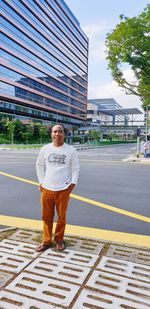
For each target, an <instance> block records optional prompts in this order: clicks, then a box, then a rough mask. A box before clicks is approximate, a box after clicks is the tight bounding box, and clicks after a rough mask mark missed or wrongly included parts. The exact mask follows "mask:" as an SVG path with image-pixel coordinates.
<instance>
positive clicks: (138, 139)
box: [136, 127, 141, 158]
mask: <svg viewBox="0 0 150 309" xmlns="http://www.w3.org/2000/svg"><path fill="white" fill-rule="evenodd" d="M140 131H141V129H140V127H138V128H137V152H136V156H137V158H139V153H140V151H139V148H140V133H141V132H140Z"/></svg>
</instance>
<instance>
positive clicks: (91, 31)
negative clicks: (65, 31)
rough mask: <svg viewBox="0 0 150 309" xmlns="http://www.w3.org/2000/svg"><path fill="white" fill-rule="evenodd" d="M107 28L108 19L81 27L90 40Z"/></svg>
mask: <svg viewBox="0 0 150 309" xmlns="http://www.w3.org/2000/svg"><path fill="white" fill-rule="evenodd" d="M108 29H109V24H108V21H101V22H96V23H90V24H88V25H86V26H84V27H83V31H84V32H85V33H86V35H87V36H88V38H89V39H90V40H93V39H95V38H96V37H99V36H100V35H102V34H103V33H104V32H106V30H108Z"/></svg>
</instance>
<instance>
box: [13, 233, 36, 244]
mask: <svg viewBox="0 0 150 309" xmlns="http://www.w3.org/2000/svg"><path fill="white" fill-rule="evenodd" d="M40 235H41V233H40V232H33V231H24V230H18V231H16V232H15V233H14V234H12V235H11V236H10V237H9V238H8V239H14V240H19V241H24V242H29V243H35V244H37V242H38V241H36V238H37V237H40Z"/></svg>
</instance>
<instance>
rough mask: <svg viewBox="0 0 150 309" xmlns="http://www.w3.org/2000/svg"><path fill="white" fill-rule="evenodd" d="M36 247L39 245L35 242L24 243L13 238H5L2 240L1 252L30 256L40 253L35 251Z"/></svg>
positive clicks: (0, 244) (0, 243)
mask: <svg viewBox="0 0 150 309" xmlns="http://www.w3.org/2000/svg"><path fill="white" fill-rule="evenodd" d="M36 247H37V246H36V245H34V244H28V243H22V242H19V241H15V240H12V239H4V240H2V241H1V242H0V252H7V253H10V254H17V255H23V256H26V257H30V258H34V257H36V256H37V255H39V253H37V252H36V251H35V249H36Z"/></svg>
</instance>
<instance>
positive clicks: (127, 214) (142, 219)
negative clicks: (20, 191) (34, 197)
mask: <svg viewBox="0 0 150 309" xmlns="http://www.w3.org/2000/svg"><path fill="white" fill-rule="evenodd" d="M0 175H3V176H6V177H10V178H13V179H16V180H19V181H23V182H26V183H29V184H32V185H35V186H38V185H39V184H38V182H35V181H31V180H28V179H24V178H21V177H17V176H13V175H11V174H7V173H4V172H0ZM70 196H71V197H72V198H74V199H76V200H79V201H82V202H85V203H88V204H92V205H94V206H98V207H101V208H104V209H107V210H109V211H113V212H116V213H119V214H121V215H124V216H128V217H131V218H134V219H137V220H141V221H144V222H148V223H150V218H149V217H145V216H142V215H139V214H136V213H134V212H130V211H127V210H123V209H121V208H117V207H114V206H110V205H107V204H103V203H101V202H97V201H94V200H92V199H89V198H86V197H82V196H80V195H76V194H71V195H70Z"/></svg>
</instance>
